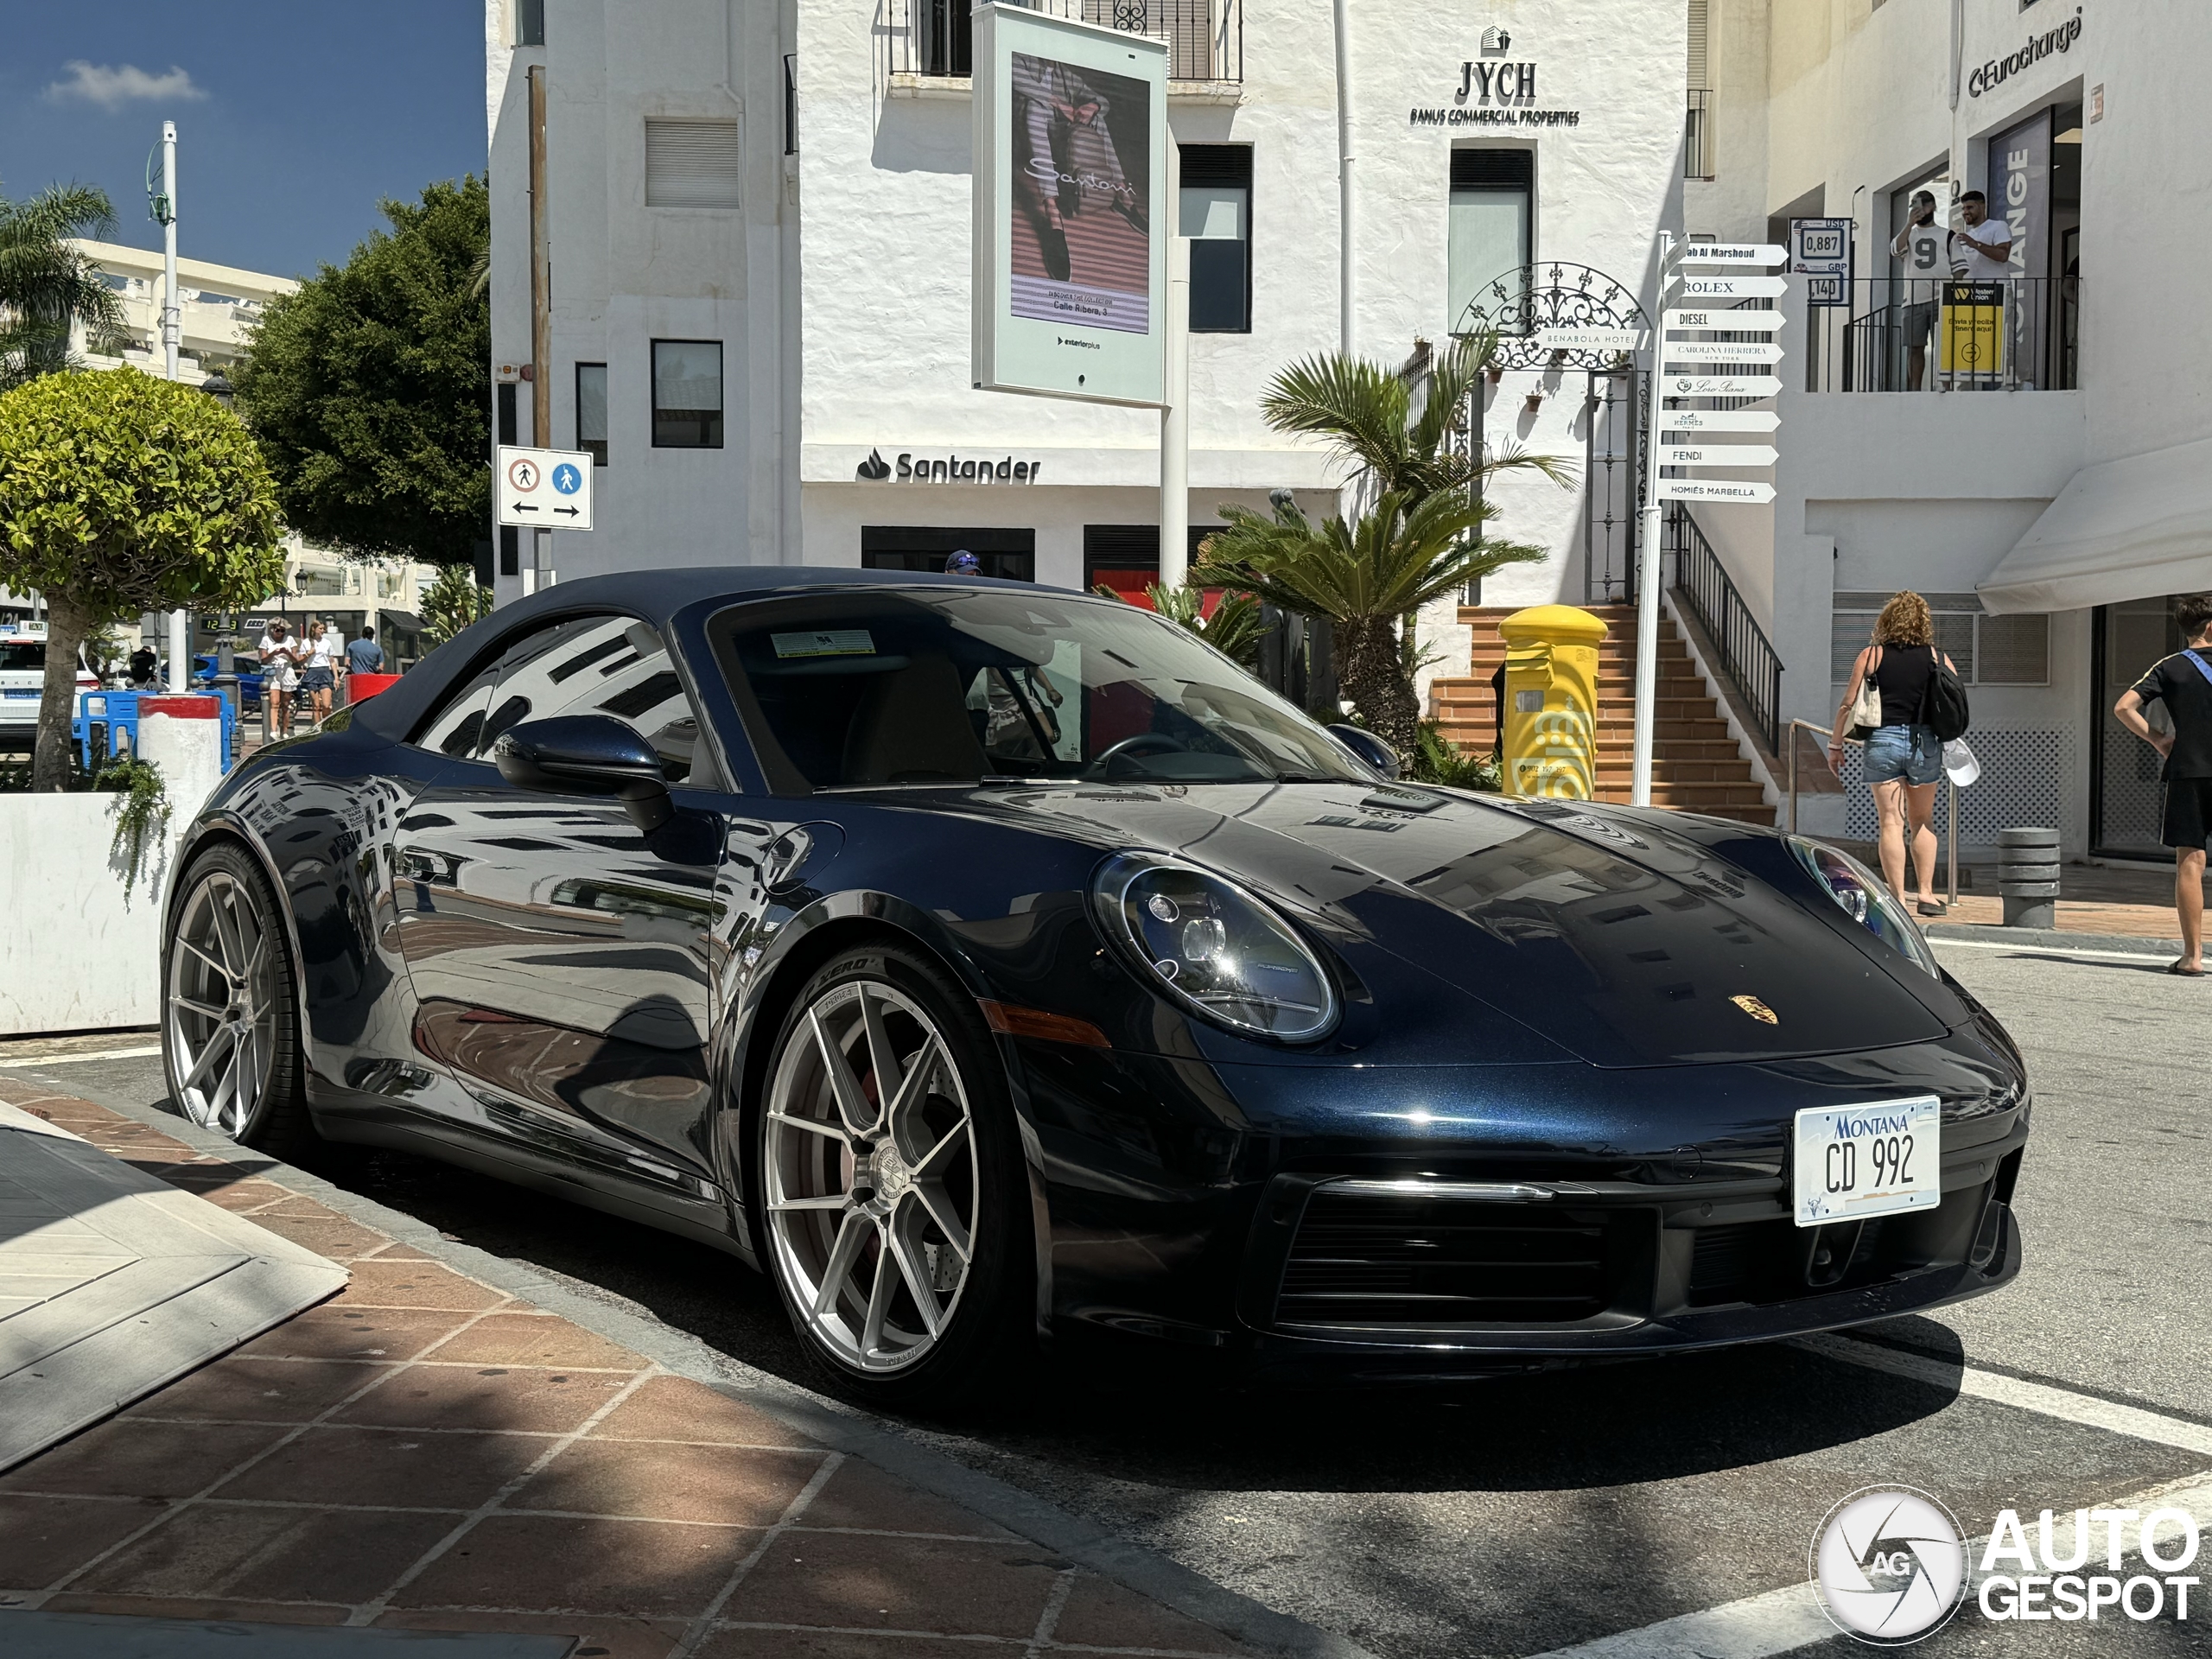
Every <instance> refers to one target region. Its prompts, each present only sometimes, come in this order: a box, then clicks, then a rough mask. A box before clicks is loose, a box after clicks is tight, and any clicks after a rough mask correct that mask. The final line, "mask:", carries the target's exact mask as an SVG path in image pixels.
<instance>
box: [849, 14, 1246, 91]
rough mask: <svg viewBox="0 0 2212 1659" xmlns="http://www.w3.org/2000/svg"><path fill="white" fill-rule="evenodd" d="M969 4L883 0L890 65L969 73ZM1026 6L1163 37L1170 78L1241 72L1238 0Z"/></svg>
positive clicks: (946, 74) (1235, 76)
mask: <svg viewBox="0 0 2212 1659" xmlns="http://www.w3.org/2000/svg"><path fill="white" fill-rule="evenodd" d="M969 5H970V0H887V16H888V20H889V23H890V30H889V32H890V35H891V72H892V73H893V74H899V75H918V76H925V77H931V78H943V79H959V78H964V77H966V76H967V75H969V74H970V73H973V69H974V61H975V60H974V55H973V52H972V49H971V45H970V41H971V35H970V32H969V27H970V20H969ZM1029 10H1032V11H1042V12H1046V13H1049V14H1050V15H1052V16H1055V17H1074V18H1079V19H1080V20H1081V21H1083V22H1086V23H1096V24H1099V25H1101V26H1102V27H1103V28H1107V29H1120V30H1122V32H1123V33H1125V34H1129V35H1148V36H1150V37H1151V38H1152V39H1154V40H1156V41H1166V43H1167V78H1168V79H1170V80H1179V81H1241V80H1243V79H1244V5H1243V0H1031V4H1030V7H1029Z"/></svg>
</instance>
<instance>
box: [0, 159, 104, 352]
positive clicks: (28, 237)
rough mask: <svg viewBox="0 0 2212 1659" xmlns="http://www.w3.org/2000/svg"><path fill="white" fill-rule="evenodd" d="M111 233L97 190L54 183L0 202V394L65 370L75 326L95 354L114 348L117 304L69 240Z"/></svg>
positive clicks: (102, 195)
mask: <svg viewBox="0 0 2212 1659" xmlns="http://www.w3.org/2000/svg"><path fill="white" fill-rule="evenodd" d="M114 229H115V208H114V207H113V206H111V204H110V202H109V201H108V199H107V193H106V192H105V190H101V189H99V188H97V187H96V186H92V185H82V184H67V185H63V184H57V185H54V186H52V187H50V188H47V189H45V190H41V192H39V194H36V195H35V196H33V197H31V198H30V199H29V200H27V201H10V200H7V198H6V197H4V196H0V391H6V390H7V389H8V388H9V387H10V386H16V385H22V383H23V382H24V381H26V380H29V379H34V378H36V377H37V376H39V375H41V374H51V373H53V372H54V371H55V370H57V369H63V368H67V367H70V366H71V364H70V361H69V335H70V330H71V328H72V327H73V325H76V324H79V323H81V324H82V325H83V326H84V328H85V331H86V334H87V336H88V337H89V338H90V340H92V344H93V345H94V346H95V347H109V348H112V347H114V346H117V345H118V343H119V342H118V340H117V336H118V335H119V334H121V333H122V331H123V304H122V302H121V301H119V300H118V299H117V298H116V297H115V291H114V289H111V288H110V287H108V285H107V284H106V283H105V282H103V281H102V280H101V279H100V273H99V268H98V267H97V266H96V265H94V264H92V261H91V260H90V259H89V258H87V257H86V256H85V255H84V254H83V253H81V252H79V251H78V250H77V249H75V248H73V247H71V246H70V245H69V241H68V238H71V237H75V236H99V235H102V234H111V233H112V232H114Z"/></svg>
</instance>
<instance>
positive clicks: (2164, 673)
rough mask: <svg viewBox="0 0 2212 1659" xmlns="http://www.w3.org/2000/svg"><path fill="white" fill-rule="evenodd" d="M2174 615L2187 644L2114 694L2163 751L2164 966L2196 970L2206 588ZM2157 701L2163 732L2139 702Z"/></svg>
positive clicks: (2210, 683)
mask: <svg viewBox="0 0 2212 1659" xmlns="http://www.w3.org/2000/svg"><path fill="white" fill-rule="evenodd" d="M2174 612H2175V615H2176V617H2177V620H2179V621H2180V623H2181V632H2182V638H2183V639H2186V640H2188V641H2189V648H2188V649H2187V650H2185V651H2177V652H2175V653H2174V654H2173V655H2172V656H2171V657H2169V658H2166V659H2165V660H2164V662H2162V663H2160V664H2158V666H2157V667H2155V668H2153V669H2152V671H2150V672H2149V673H2148V674H2145V676H2144V677H2142V678H2141V679H2140V680H2139V681H2138V682H2136V683H2135V684H2133V685H2132V686H2130V687H2129V688H2128V689H2127V690H2126V691H2124V692H2122V693H2121V694H2120V701H2119V702H2116V703H2114V704H2113V710H2112V712H2113V717H2114V718H2115V719H2117V720H2118V721H2120V724H2121V725H2123V726H2125V727H2126V728H2127V729H2128V730H2129V731H2131V732H2133V733H2134V734H2135V735H2136V736H2138V737H2139V738H2141V739H2142V740H2143V741H2145V742H2146V743H2148V744H2149V745H2150V746H2151V747H2152V748H2154V749H2156V750H2158V753H2160V754H2161V755H2163V756H2164V757H2165V763H2166V764H2165V768H2164V771H2163V772H2160V773H2159V776H2160V777H2162V778H2163V779H2164V780H2165V785H2166V815H2165V833H2164V835H2162V836H2160V837H2159V839H2160V840H2161V841H2163V842H2165V844H2166V845H2167V846H2169V847H2171V848H2172V849H2174V909H2175V910H2176V911H2177V912H2179V913H2180V916H2181V959H2180V960H2179V961H2178V962H2177V963H2174V964H2173V965H2172V966H2171V968H2169V969H2166V971H2167V972H2168V973H2170V974H2183V975H2186V976H2189V977H2190V978H2191V979H2195V978H2198V977H2200V976H2202V974H2203V972H2204V849H2205V846H2206V843H2207V842H2208V841H2212V594H2187V595H2185V596H2184V597H2183V598H2182V599H2181V600H2179V601H2177V602H2176V603H2175V606H2174ZM2153 701H2163V702H2164V703H2165V705H2166V718H2167V720H2168V721H2170V722H2171V725H2172V727H2173V730H2172V731H2171V733H2167V734H2161V733H2158V732H2154V731H2152V729H2151V722H2150V721H2147V720H2145V719H2144V717H2143V709H2144V705H2145V704H2146V703H2149V702H2153Z"/></svg>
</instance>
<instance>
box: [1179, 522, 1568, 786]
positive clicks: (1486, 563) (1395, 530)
mask: <svg viewBox="0 0 2212 1659" xmlns="http://www.w3.org/2000/svg"><path fill="white" fill-rule="evenodd" d="M1493 511H1494V510H1493V509H1492V508H1491V506H1490V505H1489V504H1488V503H1487V502H1484V501H1479V500H1471V499H1468V498H1467V497H1466V496H1465V495H1464V494H1462V493H1459V491H1457V490H1452V491H1448V492H1445V491H1432V492H1430V493H1427V494H1426V495H1423V496H1421V497H1419V498H1418V499H1414V498H1413V497H1411V496H1410V495H1409V494H1408V493H1406V492H1402V491H1395V490H1390V491H1385V492H1384V493H1383V496H1382V497H1381V499H1378V500H1377V501H1376V503H1375V505H1373V506H1372V507H1370V509H1369V510H1368V511H1367V512H1364V513H1362V514H1361V515H1360V516H1359V518H1357V520H1355V521H1351V522H1349V523H1348V522H1347V521H1346V520H1345V519H1344V518H1343V517H1342V516H1341V515H1338V516H1336V517H1332V518H1328V519H1326V520H1325V521H1324V522H1323V523H1321V524H1313V522H1312V521H1311V520H1309V519H1308V518H1306V515H1305V514H1304V513H1303V512H1300V511H1299V509H1298V506H1297V505H1296V504H1295V503H1294V502H1291V501H1287V500H1286V501H1284V502H1282V503H1281V504H1280V505H1277V506H1276V508H1275V512H1274V517H1273V518H1268V517H1265V516H1263V515H1262V514H1260V513H1257V512H1254V511H1252V509H1250V508H1249V507H1236V506H1231V507H1224V508H1223V509H1222V510H1221V513H1222V517H1223V518H1226V519H1227V520H1228V521H1229V528H1228V529H1226V530H1223V531H1217V532H1216V533H1215V534H1213V535H1211V536H1209V537H1207V538H1206V540H1205V543H1204V544H1203V547H1202V549H1201V554H1200V561H1199V564H1198V568H1197V569H1193V570H1192V572H1191V580H1192V582H1194V583H1203V584H1205V585H1206V586H1209V587H1211V586H1215V585H1220V586H1224V587H1230V588H1240V589H1242V590H1243V591H1244V592H1247V593H1250V594H1256V595H1258V597H1260V598H1261V599H1262V600H1265V601H1268V603H1269V604H1272V605H1278V606H1281V607H1282V608H1283V609H1285V610H1291V611H1297V612H1300V613H1303V614H1305V615H1307V616H1320V617H1326V618H1328V619H1329V620H1330V622H1331V624H1332V626H1333V627H1334V629H1335V632H1336V649H1337V664H1338V679H1339V681H1340V682H1341V683H1342V684H1343V686H1344V690H1345V692H1346V693H1347V694H1348V695H1349V696H1351V702H1352V708H1353V709H1354V710H1355V711H1356V712H1357V714H1358V715H1359V718H1360V719H1361V721H1363V722H1364V723H1365V725H1366V726H1367V728H1368V729H1369V730H1370V731H1372V732H1374V733H1376V734H1377V735H1378V736H1380V737H1382V738H1383V739H1384V740H1386V741H1389V742H1390V743H1393V744H1395V745H1396V746H1397V747H1398V749H1399V751H1400V752H1401V753H1411V752H1412V751H1413V749H1414V743H1415V740H1416V735H1417V728H1418V727H1419V725H1420V721H1421V703H1420V700H1419V699H1418V698H1417V697H1415V696H1414V677H1413V666H1414V665H1413V664H1411V663H1410V662H1408V659H1407V657H1406V653H1405V652H1402V650H1401V649H1400V647H1399V639H1398V623H1399V620H1400V619H1401V618H1404V617H1409V616H1411V615H1413V614H1414V613H1415V612H1417V611H1419V610H1420V609H1421V607H1422V606H1424V605H1426V604H1427V603H1428V602H1429V601H1432V600H1435V599H1440V598H1442V597H1443V596H1444V595H1446V594H1450V593H1452V592H1454V591H1456V590H1457V589H1459V588H1463V587H1465V585H1466V584H1467V583H1468V582H1471V581H1473V580H1474V579H1475V578H1476V577H1477V576H1481V575H1489V574H1490V573H1491V571H1493V570H1497V569H1500V568H1502V567H1503V566H1505V565H1509V564H1522V563H1529V562H1531V561H1535V560H1539V559H1541V558H1543V557H1544V556H1545V553H1544V550H1543V549H1541V548H1540V547H1531V546H1528V545H1526V544H1523V543H1517V542H1502V541H1490V540H1485V539H1481V538H1480V535H1479V532H1480V531H1481V529H1482V526H1483V524H1484V522H1485V521H1487V520H1488V519H1489V518H1491V515H1492V512H1493Z"/></svg>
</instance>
